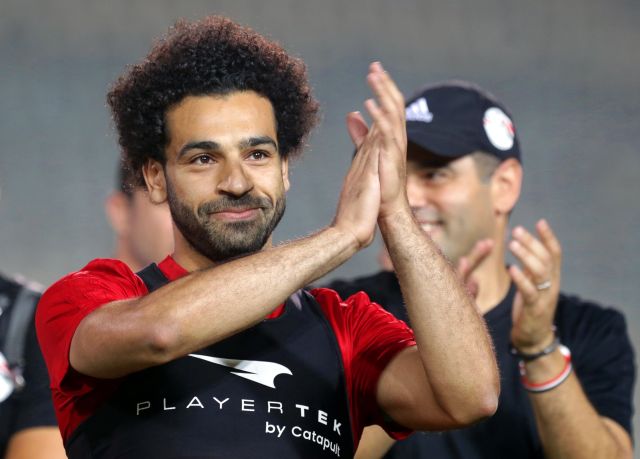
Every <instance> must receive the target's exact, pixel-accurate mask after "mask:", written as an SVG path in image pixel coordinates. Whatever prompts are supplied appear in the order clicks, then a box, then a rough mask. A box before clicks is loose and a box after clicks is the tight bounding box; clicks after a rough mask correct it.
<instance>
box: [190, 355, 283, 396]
mask: <svg viewBox="0 0 640 459" xmlns="http://www.w3.org/2000/svg"><path fill="white" fill-rule="evenodd" d="M189 357H195V358H196V359H201V360H204V361H206V362H211V363H215V364H216V365H222V366H223V367H229V368H233V369H235V370H236V371H232V372H231V374H233V375H236V376H240V377H241V378H244V379H248V380H250V381H253V382H257V383H258V384H262V385H263V386H267V387H271V388H272V389H275V388H276V386H275V379H276V377H277V376H279V375H293V373H291V370H289V369H288V368H287V367H285V366H284V365H280V364H279V363H275V362H264V361H261V360H236V359H223V358H220V357H211V356H208V355H201V354H189Z"/></svg>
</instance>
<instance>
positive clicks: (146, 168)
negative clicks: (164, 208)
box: [142, 159, 167, 204]
mask: <svg viewBox="0 0 640 459" xmlns="http://www.w3.org/2000/svg"><path fill="white" fill-rule="evenodd" d="M142 175H143V177H144V181H145V183H146V184H147V191H148V192H149V198H150V199H151V202H153V203H154V204H161V203H163V202H165V201H166V200H167V178H166V177H165V175H164V167H163V166H162V164H161V163H160V162H159V161H157V160H155V159H148V160H147V162H146V163H144V165H143V166H142Z"/></svg>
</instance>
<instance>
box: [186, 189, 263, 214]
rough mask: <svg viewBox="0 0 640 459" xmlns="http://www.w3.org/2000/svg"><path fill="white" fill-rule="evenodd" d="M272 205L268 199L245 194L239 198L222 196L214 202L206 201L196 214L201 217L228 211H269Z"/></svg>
mask: <svg viewBox="0 0 640 459" xmlns="http://www.w3.org/2000/svg"><path fill="white" fill-rule="evenodd" d="M271 207H273V203H272V202H271V200H269V198H266V197H259V196H253V195H250V194H245V195H242V196H240V197H237V198H236V197H232V196H222V197H221V198H218V199H216V200H215V201H207V202H205V203H203V204H201V205H200V206H199V207H198V214H199V215H201V216H203V215H207V214H213V213H216V212H224V211H225V210H228V209H255V208H260V209H270V208H271Z"/></svg>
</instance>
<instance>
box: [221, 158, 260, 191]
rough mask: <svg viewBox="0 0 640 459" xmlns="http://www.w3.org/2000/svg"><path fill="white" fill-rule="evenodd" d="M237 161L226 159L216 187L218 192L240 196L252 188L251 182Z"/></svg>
mask: <svg viewBox="0 0 640 459" xmlns="http://www.w3.org/2000/svg"><path fill="white" fill-rule="evenodd" d="M242 166H243V165H242V163H241V162H239V161H227V162H226V163H225V165H224V168H223V170H222V177H221V179H220V181H219V182H218V186H217V189H218V191H219V192H220V193H225V194H229V195H233V196H242V195H244V194H246V193H247V192H249V191H251V189H253V182H252V181H251V179H250V177H249V176H248V175H247V173H246V171H245V170H244V168H243V167H242Z"/></svg>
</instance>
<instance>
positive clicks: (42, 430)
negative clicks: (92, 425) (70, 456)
mask: <svg viewBox="0 0 640 459" xmlns="http://www.w3.org/2000/svg"><path fill="white" fill-rule="evenodd" d="M66 457H67V455H66V453H65V451H64V447H63V446H62V436H61V435H60V430H59V429H58V428H57V427H51V426H42V427H30V428H28V429H24V430H21V431H19V432H16V433H15V434H13V435H12V436H11V438H10V439H9V444H8V446H7V451H6V453H5V457H4V459H63V458H66Z"/></svg>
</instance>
